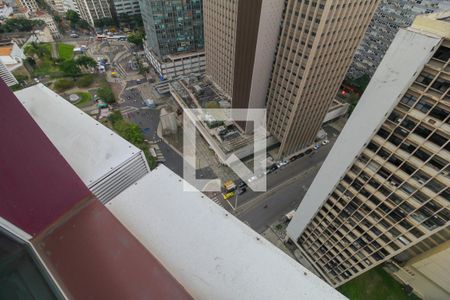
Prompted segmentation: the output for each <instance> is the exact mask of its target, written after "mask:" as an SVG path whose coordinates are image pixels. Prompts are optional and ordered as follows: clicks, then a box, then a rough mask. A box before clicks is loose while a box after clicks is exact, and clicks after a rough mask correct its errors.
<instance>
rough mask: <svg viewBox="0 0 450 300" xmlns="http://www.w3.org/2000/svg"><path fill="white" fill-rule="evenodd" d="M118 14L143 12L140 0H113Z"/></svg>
mask: <svg viewBox="0 0 450 300" xmlns="http://www.w3.org/2000/svg"><path fill="white" fill-rule="evenodd" d="M113 3H114V7H115V9H116V14H117V16H119V17H120V15H138V14H140V13H141V8H140V6H139V0H113Z"/></svg>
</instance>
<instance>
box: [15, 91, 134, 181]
mask: <svg viewBox="0 0 450 300" xmlns="http://www.w3.org/2000/svg"><path fill="white" fill-rule="evenodd" d="M15 94H16V96H17V98H18V99H19V100H20V102H21V103H22V105H23V106H24V107H25V109H26V110H27V111H28V113H29V114H30V115H31V117H32V118H33V119H34V121H35V122H36V123H37V124H38V125H39V126H40V128H41V129H42V130H43V131H44V132H45V134H46V135H47V136H48V138H49V139H50V140H51V141H52V142H53V144H54V145H55V147H56V148H57V149H58V151H59V152H60V153H61V155H62V156H63V157H64V158H65V159H66V160H67V161H68V162H69V164H70V165H71V166H72V168H74V170H75V171H76V173H77V174H78V176H80V178H81V179H82V180H83V182H84V184H86V185H88V186H89V185H91V184H93V183H95V182H96V181H97V180H98V179H100V178H101V177H102V176H104V175H105V174H107V173H108V172H109V171H110V170H112V169H114V168H116V167H117V166H119V165H121V164H122V163H124V162H125V161H127V160H128V159H130V157H133V156H134V155H135V154H136V153H138V152H140V149H138V148H136V147H135V146H134V145H132V144H130V143H129V142H127V141H126V140H124V139H123V138H122V137H121V136H119V135H118V134H116V133H115V132H113V131H111V130H110V129H108V128H107V127H105V126H103V125H102V124H101V123H99V122H98V121H96V120H95V119H93V118H92V117H91V116H89V115H88V114H86V113H84V112H83V111H81V110H79V109H78V108H77V107H75V106H74V105H73V104H71V103H69V102H68V101H67V100H66V99H64V98H62V97H61V96H59V95H58V94H56V93H55V92H53V91H52V90H50V89H49V88H47V87H46V86H44V85H43V84H37V85H34V86H31V87H28V88H25V89H23V90H20V91H18V92H16V93H15Z"/></svg>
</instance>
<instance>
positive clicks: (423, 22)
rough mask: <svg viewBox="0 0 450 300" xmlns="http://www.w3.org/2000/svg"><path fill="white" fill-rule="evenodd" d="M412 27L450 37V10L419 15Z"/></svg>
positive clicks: (446, 37)
mask: <svg viewBox="0 0 450 300" xmlns="http://www.w3.org/2000/svg"><path fill="white" fill-rule="evenodd" d="M411 29H413V30H414V29H415V30H420V31H423V32H426V33H431V34H434V35H437V36H439V37H443V38H445V39H450V10H444V11H440V12H436V13H432V14H425V15H420V16H417V17H416V18H415V19H414V22H413V24H412V25H411Z"/></svg>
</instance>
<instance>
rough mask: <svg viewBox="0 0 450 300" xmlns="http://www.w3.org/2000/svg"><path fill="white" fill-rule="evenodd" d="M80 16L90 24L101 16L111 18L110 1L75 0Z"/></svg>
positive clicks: (93, 24) (92, 24) (101, 17)
mask: <svg viewBox="0 0 450 300" xmlns="http://www.w3.org/2000/svg"><path fill="white" fill-rule="evenodd" d="M75 7H76V8H78V12H79V14H80V17H81V18H82V19H84V20H86V21H87V22H88V23H89V24H90V25H91V26H95V21H97V20H99V19H103V18H112V12H111V9H112V8H111V3H110V1H109V0H75Z"/></svg>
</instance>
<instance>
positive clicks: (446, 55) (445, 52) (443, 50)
mask: <svg viewBox="0 0 450 300" xmlns="http://www.w3.org/2000/svg"><path fill="white" fill-rule="evenodd" d="M433 57H434V58H437V59H440V60H442V61H447V60H449V59H450V48H447V47H444V46H441V47H439V49H438V50H437V51H436V53H434V55H433Z"/></svg>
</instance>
